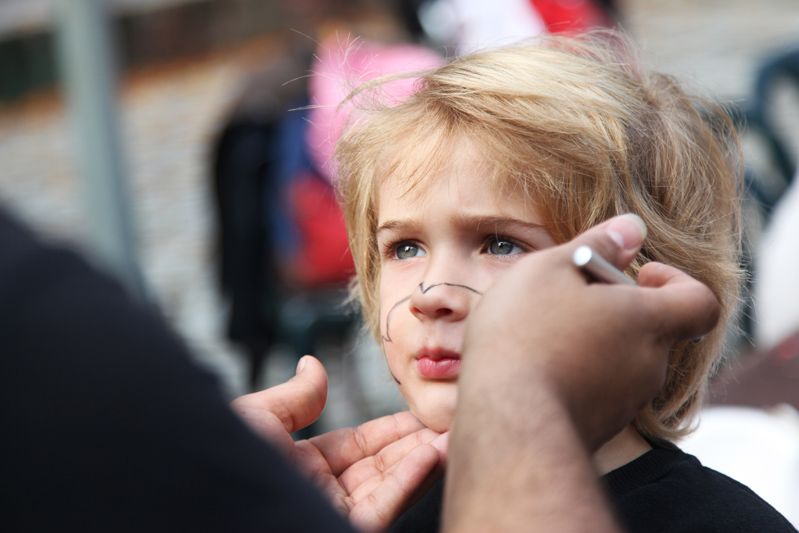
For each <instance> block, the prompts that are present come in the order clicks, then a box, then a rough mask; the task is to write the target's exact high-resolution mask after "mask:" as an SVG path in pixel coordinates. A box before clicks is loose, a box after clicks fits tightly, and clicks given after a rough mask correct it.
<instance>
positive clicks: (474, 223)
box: [375, 214, 546, 233]
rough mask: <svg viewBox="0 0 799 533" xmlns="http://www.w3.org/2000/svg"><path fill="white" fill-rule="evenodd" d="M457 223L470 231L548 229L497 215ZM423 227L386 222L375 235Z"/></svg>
mask: <svg viewBox="0 0 799 533" xmlns="http://www.w3.org/2000/svg"><path fill="white" fill-rule="evenodd" d="M456 223H457V225H458V226H460V227H464V228H468V229H472V228H476V229H477V230H478V231H479V230H480V228H482V227H489V228H508V227H509V226H519V227H521V228H523V229H529V230H543V231H546V228H545V227H544V226H543V225H542V224H536V223H534V222H529V221H527V220H521V219H518V218H513V217H507V216H496V215H468V214H462V215H459V216H458V218H457V221H456ZM421 227H422V224H421V223H420V222H418V221H416V220H386V221H385V222H383V223H382V224H380V226H378V228H377V231H376V232H375V233H380V232H382V231H396V230H403V231H414V230H419V229H421Z"/></svg>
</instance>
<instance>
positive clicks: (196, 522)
mask: <svg viewBox="0 0 799 533" xmlns="http://www.w3.org/2000/svg"><path fill="white" fill-rule="evenodd" d="M0 402H2V411H1V412H2V415H0V417H1V420H2V425H0V509H2V522H3V526H2V528H3V529H4V530H6V531H51V530H58V531H73V530H74V531H108V532H111V531H113V532H124V531H194V532H196V531H225V532H228V531H230V532H234V531H281V532H282V531H350V528H349V527H348V524H347V523H346V520H345V519H343V518H342V517H340V516H339V515H338V514H337V513H336V512H335V511H334V510H333V509H332V508H331V507H330V506H329V505H327V502H326V501H324V499H323V497H322V496H321V495H320V494H319V493H318V492H317V491H316V490H314V488H313V487H311V486H310V485H309V484H308V483H307V482H306V481H305V480H304V479H302V478H301V477H300V476H299V475H298V474H297V473H296V472H295V471H294V469H293V468H291V467H290V466H289V465H287V464H286V463H285V462H284V460H283V458H282V456H280V455H279V454H278V453H277V452H276V451H275V450H274V449H272V448H271V447H270V446H268V445H267V444H266V443H264V442H263V441H261V440H260V439H259V438H258V437H257V436H255V435H254V434H253V433H251V432H250V431H249V430H248V428H247V427H246V426H244V424H243V423H242V422H241V421H240V420H239V419H238V418H237V417H236V416H235V415H234V414H233V413H232V411H230V409H229V407H228V405H227V402H226V401H225V399H224V398H223V395H222V394H221V392H220V390H219V388H218V386H217V383H216V381H215V380H214V379H213V378H212V377H211V376H210V375H209V374H208V373H206V372H204V371H203V370H201V369H199V368H198V367H197V366H195V365H194V364H192V362H191V360H190V357H189V355H188V353H187V350H186V348H185V347H184V346H183V345H182V344H181V343H180V342H179V341H178V340H177V339H176V337H175V336H174V335H173V334H172V333H170V331H169V330H168V329H167V328H166V327H165V326H164V324H163V323H162V322H161V321H160V320H159V319H158V318H157V317H155V316H154V315H153V314H152V313H149V312H147V311H146V310H145V309H142V307H141V306H140V305H137V304H136V303H135V302H133V301H132V300H130V299H129V298H128V297H127V296H126V295H125V293H124V292H123V291H122V290H121V289H120V287H119V286H118V285H117V284H116V283H114V282H113V281H111V280H110V279H108V278H107V277H104V276H102V275H99V274H98V273H96V272H94V271H92V269H91V268H90V267H89V266H88V265H86V264H85V263H84V262H83V261H82V260H81V259H80V258H79V257H78V256H76V255H75V254H73V253H71V252H69V251H65V250H61V249H57V248H54V247H50V246H46V245H43V244H41V243H39V242H37V241H36V240H35V239H34V238H33V237H32V236H31V235H30V234H29V233H28V232H27V231H26V230H25V229H23V228H21V227H20V226H18V225H17V224H16V223H14V222H12V221H11V220H9V219H8V218H7V217H5V216H4V215H3V214H2V213H0ZM6 528H8V529H6Z"/></svg>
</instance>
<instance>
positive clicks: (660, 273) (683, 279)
mask: <svg viewBox="0 0 799 533" xmlns="http://www.w3.org/2000/svg"><path fill="white" fill-rule="evenodd" d="M638 283H639V285H640V286H642V287H648V288H652V289H654V290H652V291H646V292H645V293H644V296H645V297H647V298H649V304H650V307H649V308H650V309H651V314H652V318H653V321H654V323H657V324H659V325H660V327H661V328H662V332H661V333H662V334H663V335H664V336H665V337H666V338H669V339H673V340H675V341H678V340H686V339H695V338H697V337H701V336H702V335H705V334H707V333H708V332H710V330H712V329H713V328H714V327H715V326H716V323H717V322H718V320H719V315H720V313H721V306H720V304H719V301H718V299H717V298H716V296H715V295H714V294H713V291H711V290H710V289H709V288H708V287H707V286H706V285H704V284H703V283H701V282H699V281H697V280H695V279H694V278H692V277H691V276H689V275H688V274H686V273H685V272H682V271H681V270H679V269H677V268H674V267H671V266H668V265H664V264H662V263H657V262H652V263H647V264H646V265H644V266H643V267H642V268H641V271H640V273H639V274H638Z"/></svg>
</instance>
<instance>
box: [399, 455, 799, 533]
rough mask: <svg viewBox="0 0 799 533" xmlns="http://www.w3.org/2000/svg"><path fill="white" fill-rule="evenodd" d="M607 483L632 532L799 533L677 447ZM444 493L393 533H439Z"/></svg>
mask: <svg viewBox="0 0 799 533" xmlns="http://www.w3.org/2000/svg"><path fill="white" fill-rule="evenodd" d="M602 479H603V481H604V482H605V486H606V488H607V490H608V497H609V499H610V500H611V502H612V503H613V504H614V506H615V508H616V515H617V516H618V517H619V521H620V522H621V523H622V525H624V526H625V527H626V529H627V531H630V532H631V533H637V532H641V533H658V532H664V533H665V532H669V533H673V532H697V533H699V532H702V533H706V532H707V533H713V532H719V533H722V532H724V533H730V532H741V533H743V532H746V533H750V532H751V533H761V532H764V531H768V532H770V533H773V532H783V531H786V532H794V531H796V529H795V528H794V527H793V526H791V524H790V523H789V522H788V521H787V520H786V519H785V518H784V517H783V516H782V515H780V514H779V513H778V512H777V511H776V510H775V509H774V508H773V507H771V506H770V505H769V504H768V503H766V502H765V501H763V500H762V499H761V498H760V497H759V496H757V495H756V494H755V493H754V492H752V491H751V490H749V489H748V488H747V487H746V486H744V485H742V484H740V483H738V482H737V481H735V480H733V479H731V478H729V477H727V476H725V475H724V474H720V473H719V472H716V471H714V470H711V469H710V468H707V467H704V466H702V464H701V463H700V462H699V461H698V460H697V459H696V457H693V456H692V455H688V454H687V453H684V452H683V451H681V450H680V449H678V448H677V447H674V446H671V445H661V446H655V447H654V449H652V450H650V451H649V452H647V453H645V454H644V455H642V456H641V457H639V458H638V459H635V460H634V461H631V462H630V463H628V464H626V465H624V466H622V467H621V468H618V469H616V470H614V471H612V472H610V473H608V474H606V475H605V476H603V478H602ZM443 489H444V483H443V480H440V481H439V482H438V483H437V484H436V485H435V486H434V487H433V489H432V490H430V492H428V493H427V494H426V495H425V496H424V497H423V498H422V499H421V500H419V501H418V502H417V503H416V504H415V505H414V507H412V508H411V509H409V510H408V511H407V512H406V513H405V514H404V515H402V516H401V517H400V519H399V520H398V521H397V522H396V523H395V524H394V525H393V526H392V528H391V531H393V532H414V533H419V532H427V531H429V532H435V531H438V529H439V524H440V520H441V516H440V514H441V505H442V501H443Z"/></svg>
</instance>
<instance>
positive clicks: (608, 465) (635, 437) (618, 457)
mask: <svg viewBox="0 0 799 533" xmlns="http://www.w3.org/2000/svg"><path fill="white" fill-rule="evenodd" d="M651 449H652V446H650V445H649V443H648V442H647V441H646V440H644V438H643V437H642V436H641V435H640V433H638V431H637V430H636V429H635V428H634V427H633V426H632V425H629V426H627V427H625V428H624V429H623V430H621V431H620V432H619V433H618V434H616V436H615V437H613V438H612V439H610V440H609V441H608V442H606V443H605V444H604V445H603V446H602V447H601V448H599V449H598V450H597V451H596V453H594V465H595V466H596V468H597V470H598V471H599V475H605V474H607V473H608V472H610V471H611V470H616V469H617V468H619V467H620V466H624V465H626V464H627V463H629V462H630V461H632V460H633V459H636V458H638V457H640V456H641V455H643V454H645V453H646V452H647V451H649V450H651Z"/></svg>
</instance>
